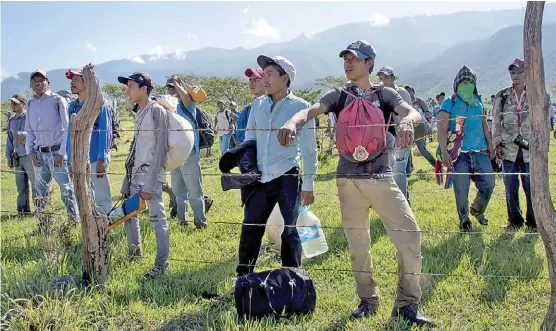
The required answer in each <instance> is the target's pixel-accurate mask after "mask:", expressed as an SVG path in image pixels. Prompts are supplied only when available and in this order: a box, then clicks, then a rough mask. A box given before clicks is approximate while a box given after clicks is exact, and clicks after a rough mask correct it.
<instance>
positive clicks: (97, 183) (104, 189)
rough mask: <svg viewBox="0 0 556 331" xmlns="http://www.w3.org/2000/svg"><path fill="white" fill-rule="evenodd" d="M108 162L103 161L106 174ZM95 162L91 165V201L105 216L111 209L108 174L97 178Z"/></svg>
mask: <svg viewBox="0 0 556 331" xmlns="http://www.w3.org/2000/svg"><path fill="white" fill-rule="evenodd" d="M109 165H110V160H109V159H108V160H104V167H105V168H106V172H107V173H108V167H109ZM96 172H97V162H96V161H95V162H92V163H91V188H92V189H93V199H94V200H95V204H96V205H97V206H99V207H100V208H101V209H102V211H103V212H104V213H105V214H108V213H109V212H110V210H111V209H112V196H111V195H110V183H109V182H108V174H106V175H104V177H102V178H97V175H96Z"/></svg>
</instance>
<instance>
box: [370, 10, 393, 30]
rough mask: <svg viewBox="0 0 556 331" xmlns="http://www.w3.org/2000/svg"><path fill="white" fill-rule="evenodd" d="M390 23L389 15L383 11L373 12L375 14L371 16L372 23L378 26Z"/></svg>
mask: <svg viewBox="0 0 556 331" xmlns="http://www.w3.org/2000/svg"><path fill="white" fill-rule="evenodd" d="M388 24H390V19H389V18H388V16H386V15H384V14H381V13H376V14H373V16H371V25H372V26H376V27H383V26H386V25H388Z"/></svg>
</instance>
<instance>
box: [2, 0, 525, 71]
mask: <svg viewBox="0 0 556 331" xmlns="http://www.w3.org/2000/svg"><path fill="white" fill-rule="evenodd" d="M521 7H525V2H522V1H515V2H511V1H495V2H478V1H477V2H448V1H443V2H346V3H341V2H2V3H1V59H0V66H1V79H4V78H6V77H8V76H11V75H15V74H17V73H19V72H22V71H27V72H28V71H32V70H34V69H35V68H42V69H44V70H52V69H60V68H70V67H77V66H80V65H82V64H83V63H87V62H92V63H97V64H98V63H102V62H106V61H110V60H116V59H121V58H132V59H134V60H135V61H146V60H148V57H149V56H142V57H141V56H140V55H143V54H151V55H150V56H154V57H157V56H162V55H163V54H170V53H173V55H174V56H176V57H180V56H182V54H183V52H186V51H188V50H193V49H198V48H203V47H209V46H212V47H221V48H235V47H245V48H252V47H256V46H260V45H262V44H265V43H274V42H281V41H286V40H290V39H293V38H295V37H297V36H299V35H301V34H306V35H311V34H314V33H315V32H319V31H323V30H326V29H329V28H332V27H334V26H337V25H340V24H345V23H349V22H359V21H371V22H374V23H375V24H378V25H380V24H388V20H389V19H390V18H396V17H403V16H415V15H437V14H443V13H451V12H457V11H469V10H481V11H488V10H500V9H510V8H521Z"/></svg>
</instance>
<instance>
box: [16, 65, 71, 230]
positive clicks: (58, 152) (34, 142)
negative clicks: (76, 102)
mask: <svg viewBox="0 0 556 331" xmlns="http://www.w3.org/2000/svg"><path fill="white" fill-rule="evenodd" d="M31 88H32V89H33V94H34V95H33V97H32V98H31V100H29V102H28V107H27V118H26V121H25V131H26V132H27V139H26V143H25V149H26V151H27V155H28V156H29V158H30V159H31V161H32V162H33V165H34V166H35V188H36V189H37V197H38V201H37V211H38V212H39V216H41V212H42V211H43V209H44V207H45V206H44V204H45V202H46V201H45V197H46V191H47V189H46V188H47V186H48V183H50V181H51V180H52V175H54V179H55V180H56V182H57V183H58V186H60V193H61V196H62V200H63V201H64V204H65V205H66V208H67V210H68V213H69V215H70V218H71V220H72V221H73V222H75V223H79V213H78V209H77V200H76V199H75V192H74V190H73V183H72V182H71V179H70V176H69V173H68V166H67V163H66V161H65V159H66V144H67V138H68V132H67V131H68V126H69V124H68V110H67V108H68V106H67V103H66V100H65V99H64V98H62V97H61V96H59V95H58V94H56V93H52V91H50V81H49V80H48V76H47V75H46V73H45V72H44V71H42V70H38V69H37V70H35V71H34V72H33V73H31ZM39 218H40V226H39V231H42V230H44V227H43V225H46V224H44V220H46V218H42V217H39Z"/></svg>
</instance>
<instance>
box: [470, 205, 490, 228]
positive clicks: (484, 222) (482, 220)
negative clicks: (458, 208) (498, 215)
mask: <svg viewBox="0 0 556 331" xmlns="http://www.w3.org/2000/svg"><path fill="white" fill-rule="evenodd" d="M470 212H471V215H472V216H474V217H475V218H476V219H477V221H478V222H479V224H481V225H488V218H487V217H486V216H485V214H479V213H478V212H476V211H474V210H473V209H472V208H471V210H470Z"/></svg>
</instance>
